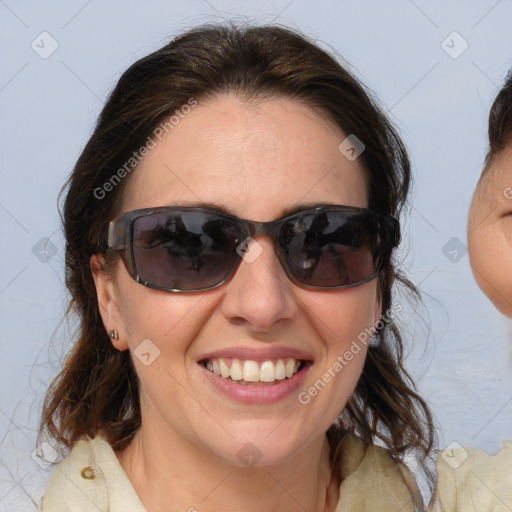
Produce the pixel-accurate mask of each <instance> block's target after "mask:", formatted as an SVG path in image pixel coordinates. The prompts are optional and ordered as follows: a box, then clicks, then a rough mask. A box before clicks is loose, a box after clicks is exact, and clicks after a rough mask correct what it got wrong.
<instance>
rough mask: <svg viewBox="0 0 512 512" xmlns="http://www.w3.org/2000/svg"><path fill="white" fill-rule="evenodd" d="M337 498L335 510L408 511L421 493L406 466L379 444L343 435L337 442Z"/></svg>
mask: <svg viewBox="0 0 512 512" xmlns="http://www.w3.org/2000/svg"><path fill="white" fill-rule="evenodd" d="M341 450H342V455H341V478H342V481H341V486H340V502H339V504H338V507H337V508H336V511H343V512H345V511H346V512H349V511H351V512H352V511H354V510H358V511H363V510H368V511H370V510H371V511H373V510H379V511H381V512H392V511H393V512H397V511H399V510H400V511H401V512H410V511H413V510H414V505H415V504H420V503H421V496H420V493H419V490H418V488H417V486H416V482H415V479H414V477H413V475H412V474H411V472H410V471H409V469H408V468H407V466H406V465H405V464H403V463H401V462H397V461H395V460H394V459H393V458H392V457H391V455H390V454H389V452H388V451H387V450H386V449H385V448H382V447H380V446H376V445H372V446H369V447H365V446H364V445H363V443H362V442H361V441H360V440H359V439H358V438H356V437H354V436H352V435H349V436H346V437H345V439H344V440H343V442H342V445H341Z"/></svg>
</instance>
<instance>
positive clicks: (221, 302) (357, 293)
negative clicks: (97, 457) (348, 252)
mask: <svg viewBox="0 0 512 512" xmlns="http://www.w3.org/2000/svg"><path fill="white" fill-rule="evenodd" d="M345 137H346V135H345V134H343V133H342V132H341V131H340V130H339V129H338V128H337V127H335V126H334V125H332V124H330V123H329V122H327V121H326V120H325V119H324V118H323V117H321V116H320V115H319V114H318V113H316V112H315V111H314V110H312V109H310V108H309V107H306V106H304V105H302V104H301V103H299V102H298V101H295V100H289V99H283V98H279V99H271V100H269V99H267V100H262V101H258V102H254V101H252V102H250V103H249V102H247V101H243V100H240V99H237V98H235V97H233V96H220V97H217V98H215V99H210V100H208V101H207V102H200V103H199V105H198V106H197V107H196V108H194V110H193V111H192V112H191V113H190V114H189V115H187V117H186V118H185V119H184V120H182V121H180V123H179V125H177V126H176V127H175V128H174V130H173V131H172V132H170V135H169V136H167V138H166V139H164V140H163V141H162V142H159V143H158V144H157V146H156V147H155V148H154V149H153V150H151V152H150V153H149V154H148V155H147V156H146V157H145V159H144V160H143V161H142V162H141V164H140V165H139V168H138V169H137V170H136V171H135V172H134V174H133V175H132V176H131V177H130V182H129V183H128V186H127V189H126V193H125V198H124V204H123V207H122V212H120V213H123V212H127V211H130V210H134V209H138V208H147V207H153V206H163V205H197V204H200V203H211V204H216V205H221V206H223V207H225V208H227V209H229V210H230V212H231V213H233V214H234V215H237V216H239V217H243V218H247V219H251V220H255V221H268V220H273V219H276V218H279V217H281V216H282V215H283V213H284V211H285V209H287V208H291V207H293V206H296V205H297V203H301V204H302V203H303V204H307V205H315V204H321V203H333V204H344V205H350V206H360V207H364V206H367V197H366V195H367V192H366V176H365V170H364V168H363V166H362V163H361V162H360V160H356V161H354V162H350V161H349V160H348V159H346V158H345V157H344V156H343V155H342V154H341V153H340V151H339V150H338V145H339V144H340V143H341V141H342V140H343V139H344V138H345ZM256 240H257V241H258V243H259V244H260V246H261V247H262V249H263V252H262V254H261V255H260V256H258V257H257V258H256V260H255V261H254V262H252V263H246V262H245V261H242V263H241V265H240V267H239V268H238V271H237V272H236V274H235V275H234V276H233V277H232V279H231V280H230V281H228V282H227V283H226V284H224V285H223V286H221V287H219V288H217V289H214V290H210V291H208V292H202V293H188V294H176V293H168V292H162V291H158V290H153V289H150V288H147V287H144V286H142V285H140V284H137V283H136V282H135V281H134V280H132V279H131V277H130V276H129V275H128V273H127V271H126V269H125V267H124V265H123V263H122V262H121V263H120V264H119V266H118V268H117V272H116V273H115V274H114V275H113V276H108V275H105V274H103V273H101V272H100V271H98V263H99V262H98V259H97V258H96V257H93V258H92V260H91V266H92V269H93V272H94V275H95V281H96V287H97V292H98V299H99V303H100V309H101V314H102V317H103V322H104V324H105V327H106V329H107V332H110V331H111V330H112V329H117V330H118V331H119V341H113V343H114V345H115V346H116V348H117V349H119V350H130V351H132V352H133V351H134V350H135V349H136V348H137V346H138V345H139V344H140V343H141V342H142V340H145V339H147V338H149V339H150V340H151V341H152V342H153V343H154V344H155V345H157V346H158V347H159V349H160V351H161V354H160V357H158V359H156V360H155V361H154V362H153V363H152V364H151V365H150V366H144V365H143V364H141V363H140V362H139V360H138V359H137V358H134V364H135V369H136V371H137V374H138V377H139V380H140V387H141V407H142V428H141V429H140V431H139V432H138V433H137V434H136V436H135V438H134V440H133V441H132V443H131V444H130V445H129V446H128V447H127V448H126V449H125V450H124V452H123V453H120V454H118V457H119V460H120V462H121V465H122V466H123V468H124V470H125V471H126V473H127V475H128V477H129V478H130V480H131V482H132V484H133V486H134V488H135V490H136V491H137V493H138V495H139V496H140V498H141V501H142V503H143V504H144V505H145V507H146V508H147V510H151V511H152V512H159V511H164V510H166V511H169V510H177V511H178V510H179V511H184V510H188V509H189V507H196V508H197V510H199V511H200V512H202V511H205V510H244V511H245V512H251V511H261V510H265V511H269V512H270V511H274V510H275V511H287V510H298V509H300V510H308V511H327V510H329V511H331V510H334V508H335V505H336V503H337V500H338V494H339V490H338V486H339V482H338V481H337V479H336V478H334V479H333V480H331V475H330V469H329V460H328V454H329V450H328V443H327V440H326V436H325V432H326V430H327V429H328V428H329V426H330V425H331V424H332V423H333V422H334V420H335V418H336V417H337V416H338V415H339V413H340V412H341V411H342V409H343V408H344V406H345V404H346V402H347V400H348V399H349V397H350V396H351V394H352V392H353V390H354V388H355V386H356V383H357V381H358V378H359V376H360V374H361V371H362V365H363V363H364V357H365V354H366V350H365V349H364V347H363V350H361V351H360V352H359V353H358V354H357V355H356V356H354V359H353V360H352V361H351V363H350V364H348V365H347V366H346V367H345V368H344V369H343V370H342V371H341V372H340V373H339V374H337V375H336V377H335V378H334V379H332V381H331V382H330V383H329V384H328V385H327V386H326V387H325V388H324V389H323V390H322V391H321V392H320V393H319V394H318V396H316V397H315V398H313V399H312V400H311V401H310V403H309V404H307V405H302V404H301V403H300V402H299V401H298V399H297V395H296V394H292V396H290V397H287V398H285V399H284V400H281V401H280V402H278V403H276V404H271V405H258V404H257V405H254V404H253V405H247V404H240V403H238V402H235V401H233V400H231V399H230V398H228V397H226V396H224V395H221V394H220V393H219V392H218V391H216V390H215V389H214V388H213V386H212V385H211V384H210V383H209V382H208V381H207V379H206V378H205V376H204V375H203V370H202V369H201V368H200V366H199V365H198V360H199V359H200V356H201V355H202V354H205V353H206V352H209V351H212V350H218V349H222V348H226V347H232V346H242V347H251V348H260V347H267V346H270V345H272V346H282V347H292V348H299V349H303V350H306V351H307V352H308V353H309V354H311V355H312V358H313V360H314V364H313V366H312V367H311V369H310V370H309V373H308V374H307V376H306V377H307V378H306V382H305V385H304V386H303V387H302V388H301V389H307V388H308V387H309V386H311V385H312V384H313V383H314V382H315V381H316V380H318V379H319V378H320V377H321V375H322V374H323V373H324V372H325V371H326V370H327V369H328V368H329V367H331V366H332V364H333V363H334V361H335V360H336V358H337V356H338V355H340V354H343V353H344V352H345V351H346V350H347V349H348V347H349V346H350V344H351V343H352V341H353V340H355V339H357V335H358V334H359V333H360V332H361V331H363V330H364V329H365V328H370V327H371V326H373V325H375V324H376V322H377V321H378V319H379V317H380V313H381V307H380V303H379V299H378V293H377V281H376V280H375V279H374V280H372V281H370V282H368V283H365V284H363V285H360V286H357V287H354V288H348V289H344V290H335V291H332V290H331V291H314V290H307V289H304V288H300V287H298V286H296V285H294V284H293V283H292V282H291V281H290V280H289V279H288V278H287V277H286V275H285V273H284V270H283V269H282V267H281V266H280V264H279V261H278V259H277V257H276V255H275V252H274V249H273V246H272V242H271V240H270V239H267V238H266V237H257V238H256ZM247 442H251V443H252V444H254V445H255V446H256V447H257V448H258V450H259V452H260V453H261V458H260V460H259V461H258V463H257V464H255V465H253V466H250V467H244V466H242V465H241V464H240V461H239V459H238V457H237V452H238V451H239V450H240V449H241V448H242V447H244V446H245V445H246V443H247ZM177 483H179V485H177ZM301 507H303V508H301Z"/></svg>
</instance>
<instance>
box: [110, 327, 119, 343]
mask: <svg viewBox="0 0 512 512" xmlns="http://www.w3.org/2000/svg"><path fill="white" fill-rule="evenodd" d="M110 339H111V340H114V341H117V340H118V339H119V333H118V332H117V329H114V330H113V331H111V333H110Z"/></svg>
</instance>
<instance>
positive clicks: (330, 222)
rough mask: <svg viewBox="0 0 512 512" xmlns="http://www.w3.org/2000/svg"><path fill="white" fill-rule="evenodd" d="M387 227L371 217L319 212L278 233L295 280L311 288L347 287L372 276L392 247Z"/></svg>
mask: <svg viewBox="0 0 512 512" xmlns="http://www.w3.org/2000/svg"><path fill="white" fill-rule="evenodd" d="M388 228H389V226H387V225H385V224H384V223H383V220H382V219H380V218H379V217H378V216H376V215H373V214H371V213H369V214H366V213H354V212H336V211H334V212H322V213H316V214H306V215H303V216H301V217H300V218H299V219H298V220H297V221H296V222H295V223H293V222H290V223H287V224H285V225H284V226H283V227H282V230H281V245H282V247H283V250H284V251H285V255H286V261H287V263H288V267H289V270H290V272H291V273H292V274H293V276H294V277H295V279H297V280H298V281H300V282H301V283H304V284H306V285H310V286H319V287H326V288H330V287H339V286H350V285H354V284H357V283H359V282H362V281H364V280H366V279H368V278H370V277H371V276H373V275H374V274H375V273H376V272H377V270H378V269H379V266H380V264H381V262H382V256H383V254H384V253H385V252H386V247H389V245H390V244H391V240H390V236H387V233H388V232H389V229H388Z"/></svg>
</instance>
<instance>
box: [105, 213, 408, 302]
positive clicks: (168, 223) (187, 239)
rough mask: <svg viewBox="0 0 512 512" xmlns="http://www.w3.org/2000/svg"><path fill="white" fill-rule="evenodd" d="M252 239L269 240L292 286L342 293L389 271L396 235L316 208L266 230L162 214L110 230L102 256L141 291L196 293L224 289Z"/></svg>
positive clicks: (214, 218)
mask: <svg viewBox="0 0 512 512" xmlns="http://www.w3.org/2000/svg"><path fill="white" fill-rule="evenodd" d="M255 236H268V237H270V238H271V239H272V240H273V242H274V245H275V251H276V254H277V256H278V258H279V261H280V263H281V265H282V266H283V268H284V270H285V272H286V275H287V276H288V277H289V279H291V280H292V281H293V282H294V283H295V284H298V285H300V286H303V287H306V288H312V289H330V288H347V287H349V286H357V285H359V284H362V283H364V282H366V281H369V280H370V279H373V278H374V277H375V276H376V275H377V274H378V273H379V271H380V270H381V269H382V268H383V267H385V266H386V265H387V264H388V263H389V261H390V258H391V253H392V250H393V248H394V247H396V246H397V245H398V242H399V239H400V227H399V223H398V221H397V220H396V219H395V218H394V217H391V216H389V215H384V214H380V213H376V212H373V211H371V210H368V209H366V208H355V207H349V206H330V205H329V206H319V207H315V208H311V209H306V210H302V211H299V212H297V213H293V214H291V215H287V216H285V217H282V218H280V219H277V220H273V221H270V222H253V221H250V220H245V219H240V218H238V217H234V216H232V215H227V214H224V213H220V212H217V211H215V210H210V209H205V208H196V207H183V206H164V207H159V208H146V209H142V210H134V211H131V212H128V213H125V214H123V215H121V216H119V217H118V218H117V219H115V220H113V221H112V222H110V225H109V231H108V248H109V249H110V250H114V251H118V252H119V253H120V255H121V257H122V259H123V261H124V264H125V266H126V269H127V270H128V273H129V274H130V276H131V277H132V278H133V279H134V280H135V281H137V282H138V283H140V284H143V285H144V286H148V287H150V288H156V289H158V290H165V291H170V292H199V291H205V290H210V289H212V288H216V287H218V286H221V285H222V284H223V283H225V282H226V281H227V280H228V279H229V278H230V277H231V276H232V275H233V274H234V272H235V270H236V269H237V267H238V265H239V264H240V262H241V260H242V259H245V260H246V261H248V262H250V260H251V258H249V251H248V247H249V246H250V242H251V240H252V237H255ZM253 254H254V253H253Z"/></svg>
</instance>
